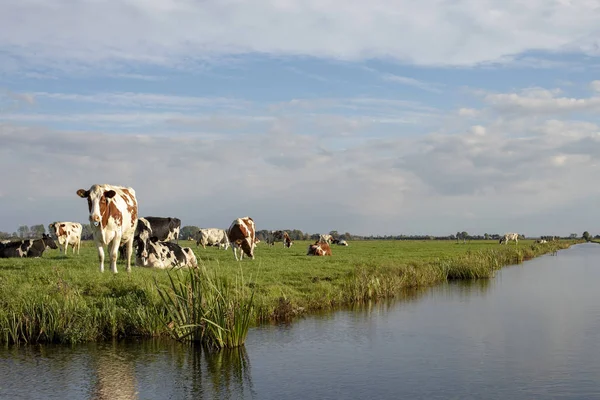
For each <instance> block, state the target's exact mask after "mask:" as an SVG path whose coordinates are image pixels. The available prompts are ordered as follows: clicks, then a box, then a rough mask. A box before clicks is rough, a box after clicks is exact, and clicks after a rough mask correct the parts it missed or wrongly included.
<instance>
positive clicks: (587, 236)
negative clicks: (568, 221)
mask: <svg viewBox="0 0 600 400" xmlns="http://www.w3.org/2000/svg"><path fill="white" fill-rule="evenodd" d="M581 237H582V238H583V240H585V241H586V242H589V241H590V240H591V239H592V238H591V235H590V233H589V232H588V231H585V232H583V235H581Z"/></svg>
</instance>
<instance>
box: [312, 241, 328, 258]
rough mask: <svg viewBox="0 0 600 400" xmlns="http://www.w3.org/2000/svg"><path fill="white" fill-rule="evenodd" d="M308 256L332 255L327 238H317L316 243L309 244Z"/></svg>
mask: <svg viewBox="0 0 600 400" xmlns="http://www.w3.org/2000/svg"><path fill="white" fill-rule="evenodd" d="M306 255H307V256H330V255H331V247H329V243H327V240H321V239H319V240H317V241H316V242H315V244H311V245H309V246H308V251H307V252H306Z"/></svg>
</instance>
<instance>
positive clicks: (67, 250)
mask: <svg viewBox="0 0 600 400" xmlns="http://www.w3.org/2000/svg"><path fill="white" fill-rule="evenodd" d="M68 252H69V241H68V240H66V241H65V256H66V255H67V253H68Z"/></svg>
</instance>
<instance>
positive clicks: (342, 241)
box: [336, 240, 348, 246]
mask: <svg viewBox="0 0 600 400" xmlns="http://www.w3.org/2000/svg"><path fill="white" fill-rule="evenodd" d="M336 244H337V245H338V246H348V242H346V241H345V240H338V241H337V243H336Z"/></svg>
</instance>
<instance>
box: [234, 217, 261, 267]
mask: <svg viewBox="0 0 600 400" xmlns="http://www.w3.org/2000/svg"><path fill="white" fill-rule="evenodd" d="M227 237H228V238H229V242H230V243H231V248H232V250H233V256H234V257H235V259H236V261H238V256H237V249H238V248H240V258H239V260H241V259H242V258H244V254H246V255H247V256H248V257H250V258H251V259H253V260H254V247H255V246H256V243H255V240H256V227H255V225H254V220H253V219H252V218H250V217H243V218H237V219H236V220H234V221H233V222H232V223H231V226H229V229H228V230H227Z"/></svg>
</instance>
